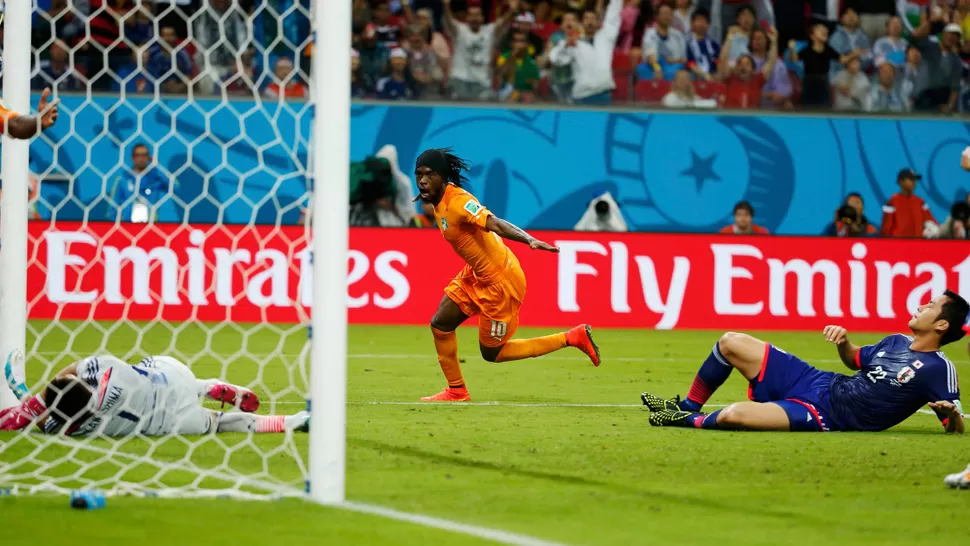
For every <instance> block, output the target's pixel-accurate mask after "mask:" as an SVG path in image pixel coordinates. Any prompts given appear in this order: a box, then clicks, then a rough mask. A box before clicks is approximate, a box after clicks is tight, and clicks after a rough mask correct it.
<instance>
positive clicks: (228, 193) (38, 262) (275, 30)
mask: <svg viewBox="0 0 970 546" xmlns="http://www.w3.org/2000/svg"><path fill="white" fill-rule="evenodd" d="M310 20H311V6H310V5H309V3H308V2H305V1H301V0H255V1H249V2H245V1H238V0H203V1H201V2H200V1H199V0H191V1H188V2H183V1H181V0H176V1H173V2H162V1H158V2H156V3H150V2H142V1H140V0H139V1H136V2H132V1H130V0H119V1H115V0H112V1H110V2H108V1H102V0H89V1H86V2H77V1H74V0H66V1H64V0H46V1H45V0H34V18H33V26H32V42H33V44H32V45H33V51H34V58H33V63H32V80H31V87H32V89H34V90H35V92H36V91H37V90H39V89H42V88H44V87H50V88H52V89H53V90H54V91H55V94H56V95H57V96H58V98H60V100H61V115H60V119H59V120H58V123H57V124H56V125H55V126H54V127H53V128H52V129H50V130H48V131H47V132H45V133H44V134H43V135H42V136H41V137H39V138H37V139H35V140H34V141H33V142H32V144H31V148H30V170H31V173H32V174H31V178H32V192H31V203H30V211H29V214H30V219H31V220H32V221H31V222H30V227H29V230H28V231H29V241H28V254H29V256H28V302H27V305H28V310H29V311H28V316H29V321H28V334H27V348H26V378H27V385H28V387H29V388H30V390H31V392H33V393H36V392H38V391H39V390H40V389H41V388H42V387H43V386H44V385H46V384H47V382H48V381H49V380H50V378H51V377H53V376H54V374H56V373H57V372H58V371H59V370H60V369H62V368H63V367H64V366H66V365H69V364H71V363H73V362H75V361H78V360H79V359H82V358H85V357H88V356H91V355H101V354H111V355H114V356H117V357H118V358H120V359H122V360H125V361H126V362H130V363H136V362H138V361H139V360H141V359H142V358H144V357H146V356H148V355H168V356H172V357H174V358H177V359H178V360H180V361H181V362H183V363H185V364H186V365H187V366H188V367H189V368H190V369H191V371H192V372H193V374H194V375H195V376H196V377H198V378H201V379H207V378H216V379H220V380H224V381H228V382H231V383H234V384H237V385H242V386H245V387H248V388H250V389H252V390H253V391H254V392H255V393H256V394H257V395H258V396H259V397H260V400H261V402H262V405H261V407H260V409H259V410H258V413H259V414H275V415H281V414H293V413H296V412H297V411H300V410H302V409H304V407H305V405H306V402H305V400H306V398H307V396H306V395H307V392H308V390H309V382H308V376H307V362H308V356H309V347H308V343H309V342H308V329H307V327H306V324H307V323H308V314H307V313H308V307H309V301H310V297H309V289H308V286H305V283H306V282H308V281H309V271H310V269H309V268H310V260H309V254H308V252H307V244H308V231H307V229H306V228H305V227H304V226H302V223H303V222H302V220H303V217H304V210H305V207H306V206H307V204H308V184H309V172H310V165H308V160H307V148H308V145H309V142H310V126H311V120H312V108H311V104H310V102H309V100H308V98H309V91H308V86H309V83H310V78H309V74H308V67H309V55H308V54H309V47H308V46H309V44H310V40H311V34H310V26H309V21H310ZM36 98H37V97H36V95H34V98H33V99H32V102H34V103H36ZM204 404H205V405H206V407H209V408H212V409H216V410H219V409H223V411H230V410H231V408H220V404H219V403H218V402H212V401H205V402H204ZM0 438H2V441H0V488H3V489H13V490H16V491H21V492H37V491H57V492H61V491H67V490H74V489H81V488H98V489H102V490H105V491H106V492H107V493H108V494H150V495H159V496H211V495H232V496H243V497H250V498H271V497H278V496H281V495H284V496H288V495H300V494H303V492H304V490H305V483H306V482H305V480H306V479H307V468H306V452H307V437H306V435H301V434H293V433H285V434H253V433H249V434H245V433H230V434H208V435H167V436H157V437H149V436H144V435H139V436H127V437H116V438H107V437H83V438H78V437H65V436H63V435H44V434H40V433H39V432H37V431H36V429H35V430H33V431H30V430H25V431H21V432H18V433H0Z"/></svg>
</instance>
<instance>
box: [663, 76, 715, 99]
mask: <svg viewBox="0 0 970 546" xmlns="http://www.w3.org/2000/svg"><path fill="white" fill-rule="evenodd" d="M662 102H663V105H664V106H666V107H667V108H716V107H717V101H716V100H714V99H702V98H700V97H698V96H697V94H696V93H695V92H694V82H692V81H691V79H690V72H688V71H687V70H678V71H677V74H676V75H675V76H674V82H673V83H672V84H671V86H670V92H669V93H667V94H666V95H664V98H663V101H662Z"/></svg>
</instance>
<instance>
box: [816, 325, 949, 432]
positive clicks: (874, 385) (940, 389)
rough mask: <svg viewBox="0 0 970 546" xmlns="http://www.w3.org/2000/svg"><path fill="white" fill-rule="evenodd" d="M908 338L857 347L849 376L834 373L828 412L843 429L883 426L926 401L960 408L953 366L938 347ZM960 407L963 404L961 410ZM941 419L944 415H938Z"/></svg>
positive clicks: (871, 428) (896, 422) (880, 428)
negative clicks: (918, 345)
mask: <svg viewBox="0 0 970 546" xmlns="http://www.w3.org/2000/svg"><path fill="white" fill-rule="evenodd" d="M912 342H913V338H911V337H909V336H904V335H901V334H896V335H892V336H889V337H887V338H885V339H883V340H882V341H880V342H879V343H877V344H875V345H867V346H865V347H862V348H860V349H859V352H858V354H857V355H856V365H857V366H858V367H859V372H858V373H856V374H855V375H853V376H851V377H850V376H845V375H838V376H836V378H835V379H834V380H833V381H832V385H831V387H830V396H831V401H830V404H831V412H832V417H833V418H834V420H835V421H836V422H837V423H838V424H839V426H840V427H841V428H842V429H844V430H866V431H876V430H885V429H887V428H890V427H893V426H896V425H897V424H899V423H901V422H902V421H903V420H905V419H906V418H907V417H909V416H910V415H912V414H914V413H916V411H917V410H918V409H920V408H921V407H923V406H924V405H926V404H927V403H928V402H938V401H940V400H947V401H949V402H953V403H954V405H956V406H957V408H960V407H961V406H960V388H959V386H958V385H957V371H956V368H955V367H954V366H953V363H952V362H950V361H949V360H947V358H946V357H945V356H944V355H943V353H942V352H941V351H930V352H920V351H914V350H912V349H910V348H909V346H910V344H911V343H912ZM961 411H962V410H961ZM938 417H939V418H940V420H941V421H943V420H944V419H945V417H946V416H944V415H938Z"/></svg>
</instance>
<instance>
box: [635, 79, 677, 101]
mask: <svg viewBox="0 0 970 546" xmlns="http://www.w3.org/2000/svg"><path fill="white" fill-rule="evenodd" d="M669 91H670V82H668V81H658V80H640V81H638V82H637V85H636V87H634V89H633V94H634V97H635V98H636V100H637V102H660V101H661V100H663V98H664V95H666V94H667V93H668V92H669Z"/></svg>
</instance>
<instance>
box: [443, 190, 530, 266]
mask: <svg viewBox="0 0 970 546" xmlns="http://www.w3.org/2000/svg"><path fill="white" fill-rule="evenodd" d="M491 214H492V213H491V212H489V211H488V209H486V208H485V207H483V206H482V204H481V203H479V202H478V200H477V199H475V196H473V195H472V194H470V193H468V192H467V191H465V190H463V189H461V188H459V187H458V186H455V185H454V184H448V185H447V186H446V187H445V193H444V196H443V197H442V198H441V202H440V203H438V205H437V206H436V207H435V208H434V218H435V222H436V223H437V224H438V229H440V230H441V235H442V236H444V238H445V240H446V241H448V242H449V243H451V246H452V247H453V248H454V249H455V253H457V254H458V255H459V256H461V258H462V259H463V260H465V263H467V264H468V267H470V268H471V270H472V273H474V275H475V279H476V280H478V281H483V282H490V281H494V280H498V279H501V278H503V277H504V275H505V272H506V270H507V269H508V267H509V265H510V263H511V262H512V261H514V259H515V257H514V256H513V255H512V251H511V250H509V247H507V246H505V242H504V241H502V238H501V237H499V236H498V235H496V234H495V233H491V232H489V231H487V230H486V229H485V221H486V220H487V219H488V217H489V216H491Z"/></svg>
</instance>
